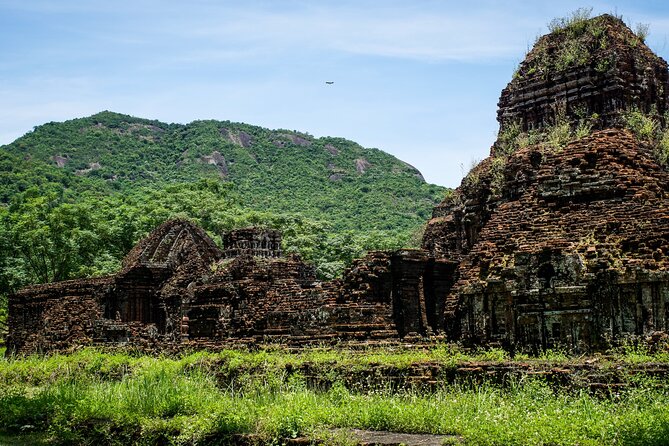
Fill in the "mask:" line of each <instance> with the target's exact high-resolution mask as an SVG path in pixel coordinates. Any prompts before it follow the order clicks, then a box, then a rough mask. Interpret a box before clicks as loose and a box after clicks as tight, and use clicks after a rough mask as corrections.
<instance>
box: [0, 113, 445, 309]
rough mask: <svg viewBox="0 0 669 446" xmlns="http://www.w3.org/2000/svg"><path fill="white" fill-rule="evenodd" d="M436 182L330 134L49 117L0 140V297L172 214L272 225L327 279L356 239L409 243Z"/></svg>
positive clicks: (90, 271) (124, 244)
mask: <svg viewBox="0 0 669 446" xmlns="http://www.w3.org/2000/svg"><path fill="white" fill-rule="evenodd" d="M446 193H447V190H446V189H445V188H442V187H440V186H435V185H431V184H427V183H426V182H425V181H424V180H423V178H422V176H421V175H420V173H419V172H418V171H417V170H416V169H415V168H413V167H412V166H410V165H408V164H406V163H404V162H402V161H400V160H398V159H397V158H395V157H393V156H391V155H389V154H387V153H385V152H383V151H381V150H377V149H366V148H363V147H361V146H360V145H358V144H356V143H354V142H352V141H348V140H346V139H343V138H330V137H325V138H315V137H313V136H311V135H309V134H307V133H301V132H297V131H291V130H269V129H265V128H262V127H257V126H252V125H248V124H241V123H234V122H229V121H223V122H221V121H195V122H192V123H190V124H187V125H183V124H166V123H163V122H159V121H152V120H146V119H139V118H134V117H131V116H127V115H121V114H117V113H112V112H102V113H98V114H96V115H93V116H90V117H86V118H81V119H73V120H70V121H66V122H60V123H56V122H52V123H48V124H44V125H41V126H39V127H36V128H35V129H34V130H33V131H32V132H30V133H28V134H26V135H25V136H23V137H21V138H19V139H17V140H16V141H14V142H13V143H11V144H8V145H5V146H2V147H0V295H2V294H3V293H5V294H6V293H7V292H9V291H11V290H12V289H15V288H16V287H17V286H21V285H24V284H27V283H35V282H47V281H52V280H62V279H67V278H72V277H81V276H87V275H94V274H104V273H107V272H110V271H113V270H114V269H115V268H118V266H119V262H120V259H121V258H122V257H123V255H125V253H126V252H127V251H128V250H129V249H130V248H131V247H132V245H133V244H134V243H136V241H137V240H138V239H139V238H141V237H142V236H144V235H145V234H146V233H147V232H148V231H150V230H151V229H152V228H153V227H155V226H156V225H158V224H160V223H161V222H162V221H164V220H166V219H168V218H173V217H186V218H190V219H192V220H194V221H196V222H197V223H198V224H200V225H202V226H203V227H204V228H205V229H206V230H207V231H208V232H209V233H210V234H212V235H213V236H214V238H215V239H218V236H219V234H220V232H221V231H223V230H225V229H230V228H234V227H240V226H248V225H264V226H269V227H276V228H278V229H281V230H282V231H283V232H284V243H285V245H286V246H285V248H286V250H287V251H289V252H290V251H293V252H297V253H300V254H301V255H302V256H303V257H305V258H306V259H307V260H309V261H312V262H314V263H315V264H316V266H317V269H318V271H319V272H320V273H321V275H322V276H324V277H329V276H333V275H336V274H337V273H338V272H339V271H341V269H342V268H343V266H344V265H345V264H346V263H347V262H349V261H350V260H351V259H352V258H353V257H356V256H358V255H361V254H362V253H363V252H364V251H365V250H369V249H388V248H396V247H399V246H407V245H411V244H412V243H414V239H416V238H417V237H416V234H417V233H418V232H419V231H420V229H421V227H422V226H423V225H424V223H425V222H426V221H427V219H428V218H429V216H430V214H431V211H432V207H433V206H434V205H435V204H436V203H438V202H440V201H441V200H442V199H443V198H444V196H445V194H446ZM0 307H1V305H0Z"/></svg>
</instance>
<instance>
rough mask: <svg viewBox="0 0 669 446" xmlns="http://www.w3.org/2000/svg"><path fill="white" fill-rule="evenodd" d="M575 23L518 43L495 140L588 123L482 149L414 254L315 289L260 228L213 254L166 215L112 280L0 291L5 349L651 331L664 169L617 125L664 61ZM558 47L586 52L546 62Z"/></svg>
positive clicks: (658, 99)
mask: <svg viewBox="0 0 669 446" xmlns="http://www.w3.org/2000/svg"><path fill="white" fill-rule="evenodd" d="M579 29H581V31H579V32H581V34H578V35H575V36H574V35H570V33H572V34H574V33H575V32H576V31H574V30H572V31H565V30H562V31H556V32H555V33H552V34H550V35H547V36H544V37H542V38H541V39H539V41H538V42H537V45H536V46H535V48H534V49H533V50H532V51H530V53H529V54H528V56H527V58H526V60H525V61H524V62H523V63H522V64H521V66H520V69H519V72H518V74H517V76H516V77H514V79H513V80H512V81H511V82H510V83H509V84H508V86H507V87H506V88H505V89H504V90H503V92H502V95H501V98H500V102H499V112H498V120H499V122H500V140H501V139H502V136H503V135H504V134H505V133H506V132H507V131H508V130H509V129H510V128H512V127H513V126H516V127H518V128H520V130H524V131H542V129H543V130H547V129H550V127H551V126H553V125H556V124H558V123H559V120H560V119H562V120H564V121H565V122H567V123H570V125H571V127H572V130H573V129H574V127H575V126H577V125H579V122H581V123H582V122H583V120H584V117H586V118H587V120H588V121H589V122H590V124H591V125H592V126H593V131H592V132H590V134H589V135H588V136H586V137H582V138H580V139H577V140H574V141H572V142H571V143H569V144H567V145H566V147H564V148H552V147H550V146H549V145H547V144H537V145H527V146H526V147H523V148H520V149H517V150H515V151H514V152H512V153H504V154H503V155H500V153H498V151H500V149H501V148H502V146H501V143H500V141H498V142H496V143H495V144H494V145H493V147H492V148H491V155H490V157H488V158H487V159H485V160H483V161H482V162H481V163H480V164H479V165H478V166H477V167H476V168H475V169H474V170H473V172H472V173H471V174H470V175H469V177H468V178H466V179H465V180H463V183H462V185H461V186H460V187H459V188H457V189H456V191H455V192H454V193H453V194H452V195H450V196H449V197H448V198H447V199H446V200H444V201H443V202H442V203H441V204H440V205H438V206H437V207H436V208H435V209H434V213H433V217H432V219H431V220H430V221H429V222H428V224H427V228H426V231H425V236H424V239H423V249H420V250H400V251H396V252H371V253H369V254H368V255H367V256H366V257H364V258H363V259H358V260H356V261H355V262H354V263H353V265H352V266H351V267H350V268H349V269H348V270H347V271H346V272H345V274H344V276H343V278H342V279H339V280H334V281H330V282H322V281H318V280H316V277H315V275H314V271H313V268H311V267H310V266H308V265H306V264H304V263H303V262H301V261H300V260H299V259H298V258H296V257H283V256H282V253H281V240H280V234H279V233H278V232H276V231H264V230H254V229H246V230H238V231H233V232H231V233H228V234H224V235H223V244H224V247H223V249H219V248H218V247H217V246H216V244H215V243H214V242H213V241H212V240H211V239H210V238H209V237H208V236H207V234H206V233H205V232H204V231H202V230H201V229H200V228H197V227H196V226H194V225H193V224H191V223H189V222H187V221H182V220H178V221H171V222H167V223H165V224H163V225H162V226H160V227H159V228H157V229H156V230H155V231H154V232H153V233H152V234H151V235H149V237H147V238H146V239H145V240H143V241H142V242H140V243H139V244H138V245H137V246H136V247H135V248H134V249H133V250H132V251H131V252H130V253H129V254H128V256H127V258H126V259H125V261H124V263H123V270H122V271H121V272H119V273H118V274H116V275H114V276H110V277H103V278H97V279H90V280H79V281H68V282H62V283H56V284H49V285H38V286H33V287H29V288H26V289H23V290H21V291H20V292H18V293H17V294H15V295H14V296H11V297H10V301H9V327H10V334H9V339H8V347H9V349H8V351H9V352H34V351H43V350H52V349H66V348H69V347H72V346H78V345H90V344H107V345H109V344H111V345H134V346H137V347H139V348H146V349H178V348H182V347H184V346H186V347H210V348H218V347H220V346H223V345H227V344H228V343H239V342H259V341H279V342H287V343H305V342H330V341H335V340H340V339H341V340H366V341H370V340H383V339H402V338H405V339H406V338H412V337H415V336H416V335H420V336H424V337H430V336H431V335H442V337H443V336H444V335H445V336H446V338H448V339H451V340H461V341H464V342H472V343H483V344H488V345H490V344H494V345H502V346H505V347H508V348H516V347H522V348H528V347H529V348H546V347H552V346H558V345H564V346H569V347H571V348H574V349H593V348H601V347H605V346H606V345H608V344H609V343H610V342H611V341H615V340H618V339H621V338H624V337H626V336H631V335H638V336H647V335H650V334H652V333H654V332H658V331H667V329H669V173H668V172H667V168H666V167H665V166H662V165H660V164H659V162H658V156H657V154H656V153H655V151H656V148H654V147H651V146H649V145H647V144H646V143H641V142H639V141H638V140H637V139H636V138H635V137H634V136H633V135H632V134H631V133H630V132H629V131H627V130H625V129H623V128H622V127H623V125H622V124H623V123H624V119H623V116H624V113H627V112H629V111H632V110H636V111H641V112H643V113H645V114H647V115H649V116H651V117H654V118H655V119H656V120H657V121H658V122H663V121H664V118H663V116H662V115H663V114H664V113H665V112H666V111H667V110H668V109H669V108H668V106H667V105H668V100H667V94H668V92H669V89H668V87H669V85H668V75H667V73H668V70H667V64H666V62H665V61H664V60H662V59H661V58H659V57H657V56H655V55H654V54H653V53H652V52H651V51H650V50H649V49H648V48H647V47H646V46H645V45H644V44H643V43H642V42H641V41H640V40H639V39H638V38H637V37H636V36H634V34H633V33H632V32H631V31H630V30H629V29H628V28H627V27H626V26H625V25H624V24H623V23H622V22H621V21H620V20H618V19H616V18H614V17H611V16H601V17H597V18H595V19H592V21H591V22H589V25H588V26H586V27H582V28H579ZM583 30H585V31H583ZM566 39H572V40H566ZM573 39H576V40H573ZM574 45H576V48H577V49H578V48H580V50H582V51H581V53H580V54H582V55H583V54H585V55H586V56H587V57H586V59H585V60H582V61H579V62H578V63H572V64H571V65H570V64H564V65H565V66H561V65H560V64H559V63H558V61H559V60H560V57H562V56H560V54H562V53H561V52H563V53H564V51H565V48H566V49H569V50H570V51H571V50H572V49H573V48H574ZM579 45H580V47H579ZM583 51H585V52H583ZM570 54H571V53H570ZM500 166H501V167H500ZM474 179H476V181H474Z"/></svg>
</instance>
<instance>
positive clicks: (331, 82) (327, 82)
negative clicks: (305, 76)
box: [325, 81, 334, 85]
mask: <svg viewBox="0 0 669 446" xmlns="http://www.w3.org/2000/svg"><path fill="white" fill-rule="evenodd" d="M325 83H326V84H328V85H332V84H334V81H325Z"/></svg>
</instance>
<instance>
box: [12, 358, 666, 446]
mask: <svg viewBox="0 0 669 446" xmlns="http://www.w3.org/2000/svg"><path fill="white" fill-rule="evenodd" d="M625 355H628V356H625ZM634 355H637V356H634ZM626 357H627V358H631V359H636V360H640V359H642V358H643V359H644V360H651V361H656V362H657V361H662V360H664V361H666V360H667V358H665V357H664V356H658V355H652V354H650V353H648V352H647V351H646V352H643V354H642V353H640V352H639V351H630V352H629V353H624V352H622V351H621V352H620V356H619V357H610V358H609V359H604V358H600V359H599V360H600V361H604V360H608V361H613V362H615V361H621V360H623V359H624V358H626ZM520 359H522V360H523V361H521V362H527V361H539V362H540V361H544V362H552V363H555V364H560V363H562V364H564V363H566V362H569V361H578V359H575V358H573V357H568V356H566V355H564V354H562V353H559V352H549V353H548V354H547V356H546V357H544V358H526V357H521V358H520ZM508 360H509V358H508V355H507V354H506V353H504V352H503V351H501V350H491V351H487V352H466V351H463V350H461V349H458V348H456V347H453V346H448V345H441V346H436V347H433V348H428V349H414V350H409V349H406V350H404V349H397V350H390V349H370V350H367V351H347V350H329V349H311V350H304V351H301V352H297V353H288V352H285V351H280V350H260V351H255V352H245V351H223V352H220V353H207V352H198V353H192V354H186V355H183V356H180V357H174V358H168V357H159V358H155V357H149V356H141V355H131V354H127V353H115V354H114V353H101V352H98V351H96V350H83V351H80V352H77V353H74V354H72V355H52V356H47V357H40V356H30V357H26V358H22V359H3V360H1V361H0V435H4V436H10V437H6V438H19V439H20V438H25V436H26V435H31V436H37V437H35V438H38V437H39V436H40V435H42V436H43V438H45V439H46V440H45V441H50V442H56V443H67V442H70V443H75V444H77V443H85V444H92V443H94V442H102V443H103V444H107V443H111V444H195V443H197V444H207V443H212V442H214V440H216V441H220V440H224V439H225V438H229V435H231V434H238V433H254V434H257V435H260V436H261V438H263V439H265V440H266V441H268V442H270V441H271V440H272V439H277V438H290V437H296V436H302V435H307V436H312V437H320V438H323V437H324V436H327V435H328V432H329V429H333V428H363V429H373V430H391V431H397V432H414V433H435V434H450V435H457V436H458V438H462V439H463V441H465V442H466V444H475V445H476V444H481V445H493V444H505V445H507V444H548V443H550V444H579V445H584V444H641V445H659V444H665V440H666V438H668V436H669V412H667V411H666V407H667V405H669V393H668V392H667V389H666V387H664V386H661V385H660V384H661V382H660V381H658V380H656V379H652V378H642V379H636V381H635V385H633V386H629V388H627V389H626V390H621V391H617V392H613V391H611V392H609V393H605V394H603V395H595V394H592V393H590V392H588V391H587V390H584V389H561V388H555V387H551V386H549V384H548V383H547V382H545V381H543V380H541V379H530V378H528V377H520V378H517V379H512V380H510V381H509V382H508V383H507V384H506V385H504V386H502V385H499V384H494V383H485V382H484V383H479V384H475V383H472V382H465V381H454V382H446V381H443V382H440V383H438V384H437V386H436V387H434V388H432V389H430V390H426V389H421V388H420V387H411V386H407V385H401V386H399V387H398V386H396V385H395V386H393V385H391V383H388V385H382V386H369V387H365V386H361V387H360V388H355V389H354V388H353V387H354V386H350V385H347V384H346V378H347V376H346V375H347V374H349V373H355V371H356V370H367V371H369V373H370V374H372V375H373V374H374V373H376V372H375V370H376V369H375V368H374V367H397V368H398V369H399V370H402V368H403V367H408V366H409V365H411V364H415V363H429V362H435V363H439V364H444V365H445V366H446V367H453V368H455V367H459V366H462V365H463V364H465V365H466V364H468V363H473V362H478V363H486V362H488V363H505V362H508ZM305 364H308V365H310V366H312V367H315V369H316V370H318V371H319V373H322V374H324V375H327V374H329V376H327V378H328V380H329V381H328V382H329V384H328V385H322V386H319V385H314V384H313V382H312V381H311V380H310V378H309V377H308V376H306V375H304V374H303V373H302V372H301V370H302V369H301V368H300V367H301V366H303V365H305ZM349 384H350V383H349ZM405 384H406V383H405ZM11 436H18V437H11ZM2 438H5V437H0V439H2ZM30 438H32V437H30Z"/></svg>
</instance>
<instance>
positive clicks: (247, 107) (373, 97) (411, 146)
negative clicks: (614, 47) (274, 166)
mask: <svg viewBox="0 0 669 446" xmlns="http://www.w3.org/2000/svg"><path fill="white" fill-rule="evenodd" d="M583 6H588V7H590V6H591V7H593V15H595V14H599V13H604V12H615V13H617V14H619V15H622V16H623V19H624V20H625V21H626V22H627V23H628V24H631V25H634V24H636V23H648V24H649V25H650V36H649V39H648V43H649V46H650V47H651V48H652V49H653V50H654V51H656V52H657V53H658V54H659V55H660V56H662V57H664V58H665V59H667V58H669V44H668V43H667V40H668V36H669V2H664V1H647V2H643V1H597V2H590V3H587V4H583V3H580V2H573V1H561V2H554V1H551V2H548V1H527V2H521V1H514V0H509V1H476V0H472V1H468V2H463V1H446V0H442V1H428V0H413V1H409V0H406V1H393V0H386V1H365V0H357V1H348V0H336V1H325V0H324V1H317V0H312V1H298V0H295V1H278V0H277V1H261V0H258V1H253V0H250V1H239V0H237V1H213V0H191V1H183V0H181V1H170V0H165V1H158V0H134V1H126V0H115V1H109V0H107V1H97V0H88V1H84V0H82V1H74V0H53V1H42V0H0V54H1V55H2V56H0V144H5V143H8V142H11V141H12V140H14V139H15V138H17V137H19V136H21V135H22V134H24V133H26V132H28V131H30V130H31V129H32V128H33V127H34V126H37V125H40V124H42V123H44V122H49V121H62V120H66V119H71V118H76V117H81V116H87V115H91V114H93V113H97V112H99V111H102V110H112V111H116V112H120V113H126V114H130V115H134V116H139V117H143V118H150V119H159V120H162V121H167V122H180V123H187V122H190V121H193V120H196V119H220V120H231V121H240V122H246V123H249V124H255V125H261V126H264V127H269V128H285V129H293V130H299V131H303V132H308V133H310V134H312V135H314V136H341V137H345V138H348V139H351V140H354V141H356V142H358V143H360V144H362V145H363V146H365V147H377V148H380V149H382V150H385V151H387V152H390V153H392V154H393V155H395V156H397V157H398V158H400V159H402V160H404V161H407V162H408V163H410V164H412V165H414V166H416V167H417V168H418V169H419V170H420V171H421V172H423V174H424V175H425V177H426V179H427V180H428V181H430V182H432V183H437V184H441V185H445V186H451V187H454V186H457V185H458V184H459V182H460V179H461V177H462V172H463V170H467V169H468V167H469V166H470V165H471V163H472V162H474V161H475V160H479V159H482V158H484V157H485V156H487V154H488V151H489V147H490V145H491V144H492V142H493V141H494V139H495V134H496V132H497V122H496V111H497V100H498V99H499V94H500V91H501V90H502V88H504V86H505V85H506V84H507V82H508V81H509V80H510V79H511V75H512V73H513V71H514V68H515V66H516V65H517V64H518V63H519V62H520V61H521V60H522V58H523V56H524V54H525V53H526V52H527V50H528V49H529V47H530V46H531V45H532V43H533V42H534V40H535V38H536V37H537V36H538V35H540V34H543V33H545V31H546V24H547V23H548V22H549V21H550V20H551V19H552V18H554V17H559V16H564V15H567V14H569V13H570V12H571V11H573V10H575V9H577V8H579V7H583ZM325 81H334V84H333V85H326V84H325Z"/></svg>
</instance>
